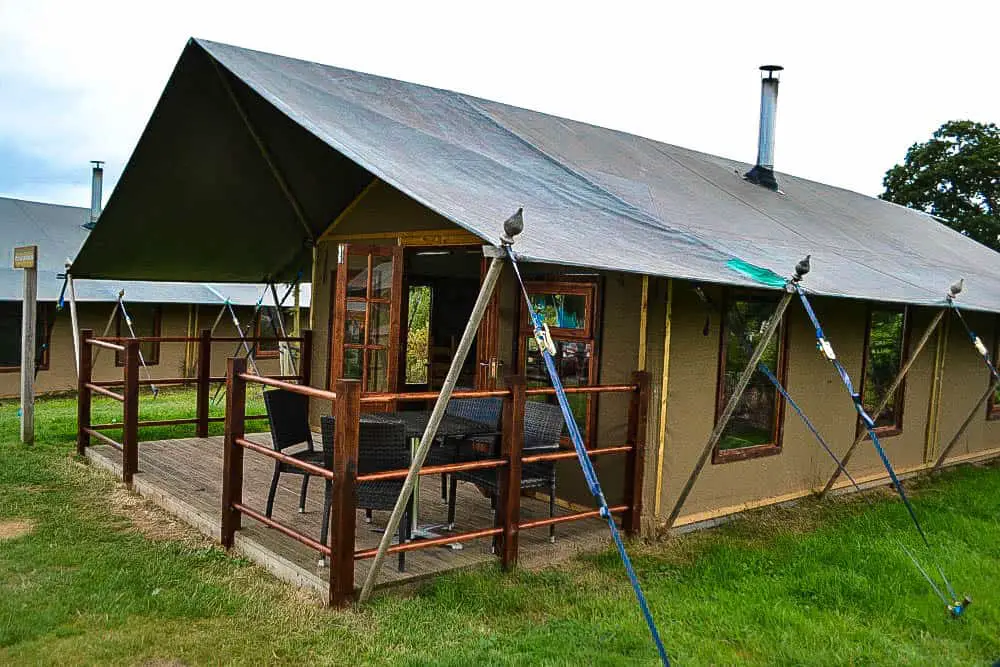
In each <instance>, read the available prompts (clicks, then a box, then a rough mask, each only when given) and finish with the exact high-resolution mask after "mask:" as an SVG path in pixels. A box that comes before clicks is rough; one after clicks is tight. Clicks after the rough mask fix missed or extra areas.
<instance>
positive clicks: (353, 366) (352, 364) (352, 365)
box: [344, 348, 364, 380]
mask: <svg viewBox="0 0 1000 667" xmlns="http://www.w3.org/2000/svg"><path fill="white" fill-rule="evenodd" d="M362 354H364V350H358V349H354V348H345V349H344V379H345V380H360V379H361V355H362Z"/></svg>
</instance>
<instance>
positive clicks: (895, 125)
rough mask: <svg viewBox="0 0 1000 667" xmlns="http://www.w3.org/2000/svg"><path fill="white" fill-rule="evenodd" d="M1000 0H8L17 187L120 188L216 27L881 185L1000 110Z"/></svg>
mask: <svg viewBox="0 0 1000 667" xmlns="http://www.w3.org/2000/svg"><path fill="white" fill-rule="evenodd" d="M998 21H1000V2H996V1H995V0H983V1H980V2H969V1H966V0H952V1H951V2H948V3H942V2H939V1H938V2H919V1H913V2H899V3H894V2H882V1H879V0H867V1H866V2H855V1H853V0H845V1H842V2H836V3H833V2H825V3H818V2H803V1H801V0H798V1H796V2H783V1H779V0H774V1H772V2H769V3H748V2H731V3H730V2H704V1H703V2H695V3H691V2H684V3H675V2H664V1H661V2H649V3H641V2H629V1H627V0H618V1H616V2H606V1H602V2H590V1H588V0H577V1H576V2H555V1H550V2H544V1H542V0H533V1H531V2H521V1H520V0H505V1H504V2H501V3H475V2H468V0H466V1H465V2H436V1H435V0H421V1H420V2H412V1H411V2H400V3H393V2H376V1H373V0H368V1H367V2H350V3H343V2H340V1H331V0H328V1H327V2H295V1H294V0H284V1H283V2H280V3H278V2H273V1H271V2H266V3H261V2H211V1H210V0H201V1H200V2H189V1H187V0H172V2H170V3H155V4H154V3H148V2H141V1H137V0H133V1H132V2H115V1H106V2H86V1H84V2H80V1H74V2H68V1H67V2H47V1H45V0H32V1H31V2H26V1H24V0H0V196H9V197H20V198H24V199H34V200H39V201H47V202H53V203H60V204H71V205H78V206H89V202H90V194H89V190H90V165H89V161H90V160H103V161H105V162H106V172H105V191H104V194H105V200H107V197H108V196H109V194H110V192H111V189H112V187H113V185H114V183H115V182H116V181H117V179H118V177H119V175H120V174H121V171H122V169H124V167H125V165H126V163H127V161H128V158H129V155H130V154H131V152H132V149H133V148H134V146H135V144H136V142H137V141H138V138H139V136H140V134H141V132H142V129H143V127H144V126H145V124H146V122H147V120H148V119H149V116H150V114H151V113H152V110H153V108H154V106H155V104H156V101H157V99H158V97H159V94H160V92H161V91H162V89H163V87H164V85H165V84H166V81H167V78H168V77H169V75H170V72H171V70H172V68H173V66H174V64H175V62H176V60H177V58H178V57H179V56H180V53H181V50H182V49H183V47H184V44H185V42H186V40H187V39H188V38H189V37H192V36H197V37H203V38H206V39H210V40H214V41H219V42H227V43H231V44H236V45H239V46H244V47H249V48H254V49H259V50H263V51H270V52H273V53H279V54H282V55H287V56H293V57H297V58H304V59H307V60H314V61H318V62H321V63H325V64H329V65H336V66H340V67H347V68H350V69H355V70H360V71H364V72H370V73H373V74H380V75H384V76H391V77H394V78H398V79H403V80H407V81H413V82H416V83H422V84H427V85H432V86H437V87H441V88H447V89H451V90H458V91H461V92H465V93H470V94H473V95H477V96H480V97H485V98H488V99H493V100H497V101H501V102H505V103H508V104H514V105H517V106H522V107H526V108H529V109H535V110H539V111H544V112H547V113H552V114H556V115H560V116H566V117H569V118H573V119H576V120H582V121H586V122H590V123H594V124H597V125H602V126H605V127H610V128H614V129H618V130H624V131H627V132H632V133H635V134H639V135H643V136H647V137H651V138H654V139H657V140H660V141H665V142H667V143H672V144H677V145H680V146H684V147H687V148H692V149H696V150H700V151H704V152H708V153H714V154H717V155H722V156H725V157H729V158H734V159H737V160H743V161H746V162H751V163H752V162H753V161H754V159H755V158H756V147H757V124H758V117H759V116H758V114H759V102H760V84H759V73H758V71H757V67H758V66H759V65H762V64H770V63H774V64H780V65H783V66H784V67H785V71H784V72H783V73H782V83H781V89H780V93H779V98H778V113H777V130H776V142H775V168H776V169H777V170H778V171H783V172H788V173H792V174H795V175H797V176H802V177H805V178H810V179H813V180H817V181H822V182H825V183H829V184H832V185H837V186H840V187H844V188H848V189H850V190H855V191H857V192H862V193H865V194H869V195H877V194H878V193H879V192H880V191H881V183H882V176H883V175H884V173H885V171H886V170H887V169H888V168H890V167H891V166H893V165H894V164H896V163H898V162H901V161H902V160H903V158H904V156H905V154H906V150H907V148H908V147H909V146H910V145H911V144H913V143H915V142H918V141H924V140H926V139H927V138H929V137H930V135H931V133H932V132H933V131H934V130H935V129H936V128H937V127H939V126H940V125H941V124H942V123H944V122H945V121H948V120H952V119H972V120H976V121H980V122H1000V87H998V86H997V85H996V84H997V80H998V75H997V69H996V62H997V61H996V54H995V44H994V43H993V42H994V40H993V31H992V26H995V25H997V23H998Z"/></svg>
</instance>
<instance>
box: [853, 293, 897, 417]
mask: <svg viewBox="0 0 1000 667" xmlns="http://www.w3.org/2000/svg"><path fill="white" fill-rule="evenodd" d="M907 328H908V327H907V317H906V309H905V308H904V307H902V306H900V307H893V306H877V307H875V306H873V307H871V308H869V310H868V328H867V331H866V334H865V357H864V369H863V370H862V376H863V378H864V380H863V387H864V388H863V391H862V395H861V400H862V405H863V406H864V408H865V411H866V412H867V413H868V414H869V415H871V418H872V419H874V420H875V432H876V433H878V434H879V435H880V436H882V435H895V434H897V433H901V432H902V430H903V389H904V383H900V385H899V387H897V388H896V391H895V392H894V393H893V395H892V396H891V397H890V398H889V401H888V402H887V403H886V405H885V409H884V410H882V412H881V413H879V414H875V410H876V408H878V406H879V404H880V403H881V402H882V401H883V400H884V399H885V396H886V394H887V392H888V390H889V386H890V385H891V384H892V382H893V380H895V379H896V376H897V375H898V374H899V369H900V368H901V367H902V366H903V361H904V360H905V358H906V338H907Z"/></svg>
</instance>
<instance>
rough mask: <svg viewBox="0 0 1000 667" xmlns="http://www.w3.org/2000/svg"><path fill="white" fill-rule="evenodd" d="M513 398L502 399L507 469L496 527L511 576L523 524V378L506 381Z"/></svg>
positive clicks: (502, 563) (502, 441) (500, 478)
mask: <svg viewBox="0 0 1000 667" xmlns="http://www.w3.org/2000/svg"><path fill="white" fill-rule="evenodd" d="M507 388H508V389H510V392H511V393H510V396H507V397H505V398H504V399H503V425H502V428H503V433H502V435H501V439H500V458H502V459H504V460H506V461H507V465H506V466H504V467H502V468H499V471H498V472H499V476H498V482H499V484H498V489H499V491H500V493H499V498H498V501H497V512H496V525H497V526H499V527H501V528H503V532H502V533H500V535H498V536H497V537H498V541H499V549H498V553H499V554H500V566H501V567H502V568H503V569H504V571H505V572H510V571H511V570H513V569H514V567H515V566H516V565H517V539H518V532H519V526H518V524H519V522H520V521H521V457H522V454H523V451H524V404H525V401H526V400H527V397H526V395H525V393H524V390H525V389H526V381H525V378H524V376H523V375H513V376H511V377H509V378H508V379H507Z"/></svg>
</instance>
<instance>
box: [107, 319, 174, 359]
mask: <svg viewBox="0 0 1000 667" xmlns="http://www.w3.org/2000/svg"><path fill="white" fill-rule="evenodd" d="M142 305H143V306H145V305H146V304H142ZM151 305H152V307H153V336H161V335H163V306H162V305H161V304H151ZM115 336H117V337H119V338H129V337H131V336H132V332H130V331H128V330H127V328H126V330H125V331H124V332H122V311H121V308H119V309H118V310H116V311H115ZM139 338H142V336H139ZM149 345H151V346H152V348H153V351H154V354H150V355H143V358H142V360H143V361H144V362H145V365H146V366H157V365H159V363H160V343H159V342H154V343H149ZM115 366H117V367H118V368H122V367H124V366H125V355H124V354H123V353H122V352H115Z"/></svg>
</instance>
